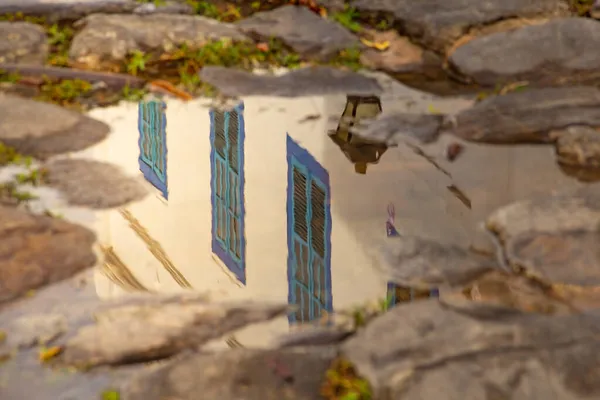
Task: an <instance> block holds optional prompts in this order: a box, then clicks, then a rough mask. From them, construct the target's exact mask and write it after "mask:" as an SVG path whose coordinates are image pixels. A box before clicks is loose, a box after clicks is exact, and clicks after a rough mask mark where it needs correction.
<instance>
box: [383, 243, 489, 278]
mask: <svg viewBox="0 0 600 400" xmlns="http://www.w3.org/2000/svg"><path fill="white" fill-rule="evenodd" d="M382 262H383V264H384V266H385V268H386V269H387V270H388V275H389V277H390V280H391V281H392V282H394V283H396V284H398V285H402V286H406V287H414V288H427V289H430V288H436V287H439V286H440V285H442V286H446V285H447V286H451V287H460V286H462V285H465V284H467V283H468V282H470V281H472V280H473V279H475V278H477V277H478V276H481V275H483V274H484V273H485V272H488V271H489V270H490V269H492V268H494V267H495V262H494V260H492V259H490V258H487V257H483V256H480V255H477V254H471V253H469V252H468V251H466V250H464V249H461V248H458V247H450V246H442V245H440V244H439V243H435V242H430V241H427V240H423V239H419V238H414V237H413V238H411V237H404V236H403V237H398V238H391V239H389V240H388V241H387V243H386V245H385V247H384V249H383V256H382Z"/></svg>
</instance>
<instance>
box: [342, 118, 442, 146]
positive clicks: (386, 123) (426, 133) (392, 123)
mask: <svg viewBox="0 0 600 400" xmlns="http://www.w3.org/2000/svg"><path fill="white" fill-rule="evenodd" d="M443 120H444V117H443V116H442V115H427V114H409V113H398V112H383V113H381V114H380V115H378V116H377V117H376V118H375V119H372V120H366V121H361V123H360V124H358V125H356V126H355V127H353V128H352V132H353V133H355V134H357V135H359V136H361V137H364V138H365V139H368V140H373V141H377V142H383V143H386V144H387V145H389V146H393V145H398V144H399V143H402V142H403V141H406V140H411V139H413V140H416V141H417V142H419V143H431V142H434V141H436V140H437V138H438V137H439V133H440V129H441V127H442V122H443Z"/></svg>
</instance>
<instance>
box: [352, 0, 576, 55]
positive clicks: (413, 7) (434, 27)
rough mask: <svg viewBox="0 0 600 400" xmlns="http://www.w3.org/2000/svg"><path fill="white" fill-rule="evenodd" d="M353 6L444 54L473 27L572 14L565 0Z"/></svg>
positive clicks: (437, 0) (399, 1) (394, 0)
mask: <svg viewBox="0 0 600 400" xmlns="http://www.w3.org/2000/svg"><path fill="white" fill-rule="evenodd" d="M351 5H352V6H353V7H355V8H356V9H358V10H359V11H361V12H362V13H364V14H367V13H370V14H375V15H379V16H385V17H387V18H388V19H390V20H392V21H393V22H394V24H395V25H397V26H398V27H399V28H400V31H401V33H403V34H406V35H407V36H409V37H411V39H413V40H415V41H418V42H420V43H421V44H424V45H425V46H426V47H428V48H430V49H434V50H436V51H440V52H442V51H444V50H445V49H447V48H448V47H450V46H451V45H452V43H453V42H454V41H455V40H457V39H458V38H459V37H461V36H462V35H463V34H466V33H467V32H468V31H469V29H470V28H476V27H479V26H483V25H486V24H491V23H495V22H498V21H501V20H504V19H509V18H530V17H549V16H554V15H568V14H569V11H568V4H567V3H566V2H563V1H561V0H528V1H522V0H505V1H494V2H482V1H479V0H423V1H419V2H416V1H413V0H355V1H353V2H352V3H351Z"/></svg>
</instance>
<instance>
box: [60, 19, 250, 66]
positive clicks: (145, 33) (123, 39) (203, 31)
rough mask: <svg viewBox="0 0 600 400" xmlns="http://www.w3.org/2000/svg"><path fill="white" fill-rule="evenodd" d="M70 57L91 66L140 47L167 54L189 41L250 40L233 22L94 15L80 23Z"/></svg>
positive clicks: (198, 44)
mask: <svg viewBox="0 0 600 400" xmlns="http://www.w3.org/2000/svg"><path fill="white" fill-rule="evenodd" d="M76 25H77V27H78V28H79V29H81V30H80V31H79V33H77V34H76V35H75V38H74V39H73V42H72V44H71V48H70V50H69V57H70V58H71V59H72V60H73V61H76V62H78V63H82V64H85V65H87V66H88V67H89V68H94V69H96V68H100V67H101V66H102V65H111V63H115V62H117V61H122V60H124V59H125V58H126V56H127V55H128V54H130V53H131V52H133V51H136V50H139V51H144V52H146V53H147V52H158V53H163V52H167V51H171V50H174V49H175V48H177V47H178V46H181V45H183V44H187V45H188V46H189V47H190V48H200V47H202V46H203V45H204V44H206V43H207V42H209V41H214V40H222V39H231V40H236V41H247V40H249V39H248V38H247V37H246V36H245V35H243V34H242V33H240V32H239V31H238V30H237V28H236V27H235V26H233V25H231V24H226V23H222V22H218V21H217V20H214V19H209V18H205V17H200V16H191V15H169V14H151V15H109V14H95V15H90V16H88V17H86V18H84V19H82V20H80V21H78V22H77V24H76Z"/></svg>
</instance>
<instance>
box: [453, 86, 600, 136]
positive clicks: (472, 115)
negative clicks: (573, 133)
mask: <svg viewBox="0 0 600 400" xmlns="http://www.w3.org/2000/svg"><path fill="white" fill-rule="evenodd" d="M597 104H600V91H599V90H597V89H595V88H592V87H583V86H580V87H567V88H543V89H526V90H524V91H518V92H513V93H508V94H505V95H499V96H494V97H490V98H487V99H485V100H483V101H481V102H480V103H478V104H476V105H475V106H474V107H472V108H470V109H467V110H465V111H463V112H461V113H459V114H458V115H456V116H455V118H454V119H453V120H452V124H450V128H449V132H450V133H451V134H454V135H456V136H458V137H460V138H462V139H465V140H469V141H474V142H480V143H496V144H501V143H503V144H510V143H548V142H551V141H553V140H554V138H552V137H551V136H550V134H549V133H550V131H551V130H553V129H560V128H564V127H567V126H569V125H588V126H593V127H595V126H599V125H600V108H599V107H597Z"/></svg>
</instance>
